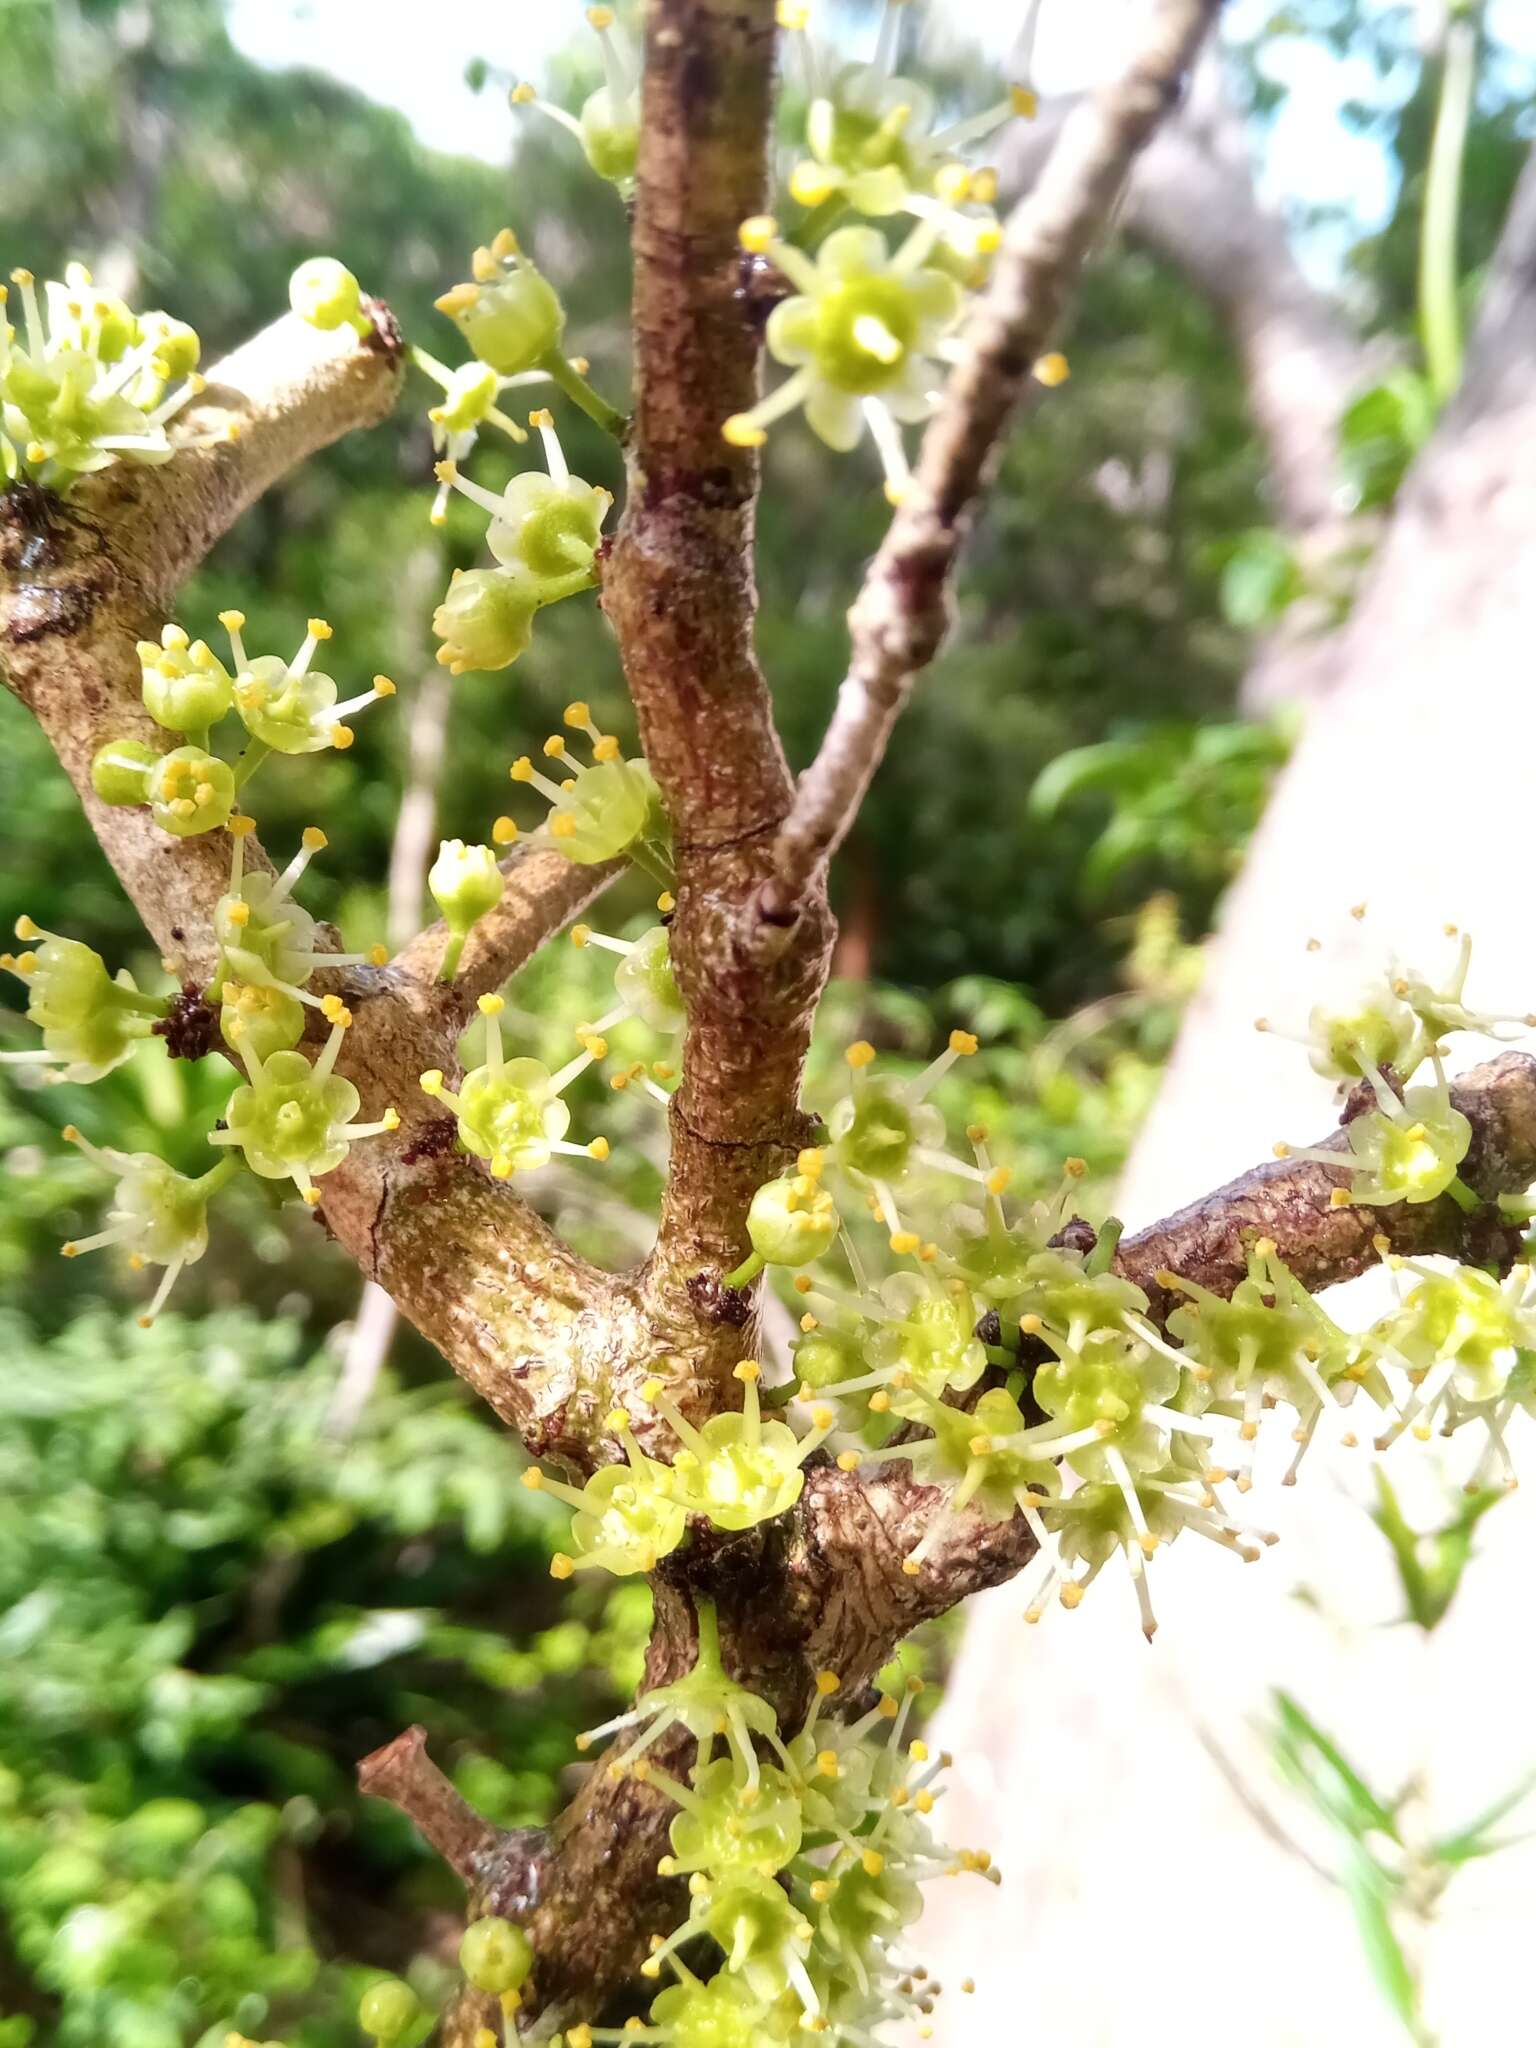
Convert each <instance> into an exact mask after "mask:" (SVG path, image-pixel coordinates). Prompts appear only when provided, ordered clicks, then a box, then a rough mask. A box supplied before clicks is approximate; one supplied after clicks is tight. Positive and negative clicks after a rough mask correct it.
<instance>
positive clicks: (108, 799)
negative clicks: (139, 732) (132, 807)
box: [91, 740, 160, 805]
mask: <svg viewBox="0 0 1536 2048" xmlns="http://www.w3.org/2000/svg"><path fill="white" fill-rule="evenodd" d="M159 759H160V756H159V755H158V754H157V753H156V752H155V750H154V748H153V747H146V746H145V745H144V743H143V741H142V740H108V741H107V744H106V745H105V746H104V747H101V748H98V750H97V752H96V755H95V757H94V759H93V760H92V762H91V787H92V788H93V789H94V790H95V792H96V794H97V795H98V796H99V797H100V798H101V800H102V802H103V803H104V804H119V805H121V804H142V803H147V802H148V800H149V773H150V770H151V769H152V768H153V767H154V766H155V765H156V763H157V762H158V761H159Z"/></svg>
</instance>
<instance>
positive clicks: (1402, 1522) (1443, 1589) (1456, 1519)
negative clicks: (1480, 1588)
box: [1371, 1465, 1509, 1633]
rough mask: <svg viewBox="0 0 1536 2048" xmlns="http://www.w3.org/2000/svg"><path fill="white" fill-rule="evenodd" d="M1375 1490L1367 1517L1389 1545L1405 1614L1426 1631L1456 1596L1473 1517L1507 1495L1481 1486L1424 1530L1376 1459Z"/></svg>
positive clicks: (1478, 1517) (1477, 1519)
mask: <svg viewBox="0 0 1536 2048" xmlns="http://www.w3.org/2000/svg"><path fill="white" fill-rule="evenodd" d="M1376 1494H1377V1501H1376V1506H1375V1507H1374V1508H1372V1510H1371V1519H1372V1520H1373V1521H1374V1522H1375V1524H1376V1526H1377V1528H1378V1529H1380V1531H1381V1533H1382V1535H1383V1536H1385V1537H1386V1539H1387V1541H1388V1543H1390V1544H1391V1546H1392V1557H1393V1561H1394V1563H1395V1564H1396V1566H1397V1576H1398V1579H1399V1580H1400V1582H1401V1584H1402V1588H1403V1598H1404V1599H1405V1600H1406V1601H1407V1603H1408V1615H1409V1618H1410V1619H1412V1620H1413V1621H1415V1622H1416V1623H1417V1624H1418V1626H1419V1627H1420V1628H1421V1629H1423V1630H1425V1631H1426V1633H1427V1632H1428V1631H1429V1630H1430V1629H1433V1628H1436V1627H1438V1626H1439V1624H1440V1623H1441V1622H1442V1621H1443V1620H1444V1619H1445V1616H1446V1613H1447V1611H1448V1609H1449V1608H1450V1605H1451V1602H1452V1601H1453V1600H1454V1599H1455V1597H1456V1594H1457V1591H1458V1589H1459V1588H1460V1585H1461V1577H1462V1573H1463V1572H1464V1571H1465V1570H1466V1568H1467V1564H1468V1561H1469V1560H1470V1558H1471V1555H1472V1536H1473V1532H1474V1530H1475V1529H1476V1527H1477V1525H1478V1523H1479V1522H1480V1521H1481V1520H1482V1518H1483V1516H1484V1515H1486V1514H1487V1512H1488V1510H1489V1509H1490V1508H1492V1507H1496V1506H1497V1505H1498V1503H1499V1502H1500V1501H1501V1500H1507V1499H1508V1498H1509V1496H1508V1494H1507V1493H1506V1491H1505V1490H1504V1488H1503V1487H1486V1488H1484V1489H1483V1490H1482V1491H1481V1492H1479V1493H1474V1494H1471V1495H1469V1496H1468V1497H1467V1498H1466V1499H1465V1500H1464V1501H1463V1502H1462V1503H1461V1504H1460V1506H1459V1507H1458V1508H1457V1510H1456V1512H1455V1514H1453V1515H1452V1516H1451V1518H1450V1520H1449V1521H1448V1522H1445V1523H1442V1524H1441V1526H1440V1527H1439V1528H1438V1529H1427V1530H1424V1529H1415V1528H1414V1527H1413V1525H1412V1524H1411V1523H1410V1522H1409V1521H1408V1519H1407V1518H1406V1516H1405V1515H1404V1514H1403V1511H1402V1508H1401V1507H1400V1506H1399V1504H1398V1499H1397V1495H1396V1494H1395V1493H1394V1492H1393V1490H1392V1483H1391V1481H1390V1480H1389V1479H1388V1478H1387V1475H1386V1473H1385V1472H1384V1471H1383V1470H1382V1468H1381V1466H1380V1465H1378V1466H1377V1467H1376Z"/></svg>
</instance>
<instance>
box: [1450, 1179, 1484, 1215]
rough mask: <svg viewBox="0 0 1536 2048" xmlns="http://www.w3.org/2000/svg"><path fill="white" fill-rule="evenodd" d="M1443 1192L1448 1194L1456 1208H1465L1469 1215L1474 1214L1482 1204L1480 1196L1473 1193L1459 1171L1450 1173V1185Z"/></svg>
mask: <svg viewBox="0 0 1536 2048" xmlns="http://www.w3.org/2000/svg"><path fill="white" fill-rule="evenodd" d="M1445 1192H1446V1193H1447V1194H1448V1195H1449V1196H1450V1198H1451V1200H1452V1201H1453V1202H1454V1203H1455V1204H1456V1206H1457V1208H1458V1209H1465V1210H1466V1212H1467V1214H1468V1215H1469V1216H1471V1215H1474V1214H1475V1213H1476V1212H1477V1210H1479V1209H1481V1208H1482V1206H1483V1198H1482V1196H1481V1195H1478V1194H1474V1193H1473V1191H1472V1190H1471V1188H1469V1187H1468V1186H1467V1184H1466V1182H1465V1181H1464V1180H1463V1179H1462V1177H1461V1175H1460V1174H1459V1173H1458V1174H1453V1175H1452V1177H1451V1182H1450V1185H1449V1187H1447V1189H1446V1191H1445Z"/></svg>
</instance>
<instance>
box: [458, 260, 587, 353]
mask: <svg viewBox="0 0 1536 2048" xmlns="http://www.w3.org/2000/svg"><path fill="white" fill-rule="evenodd" d="M437 305H438V310H439V311H440V312H443V313H446V314H447V315H448V317H449V318H450V319H451V320H452V321H453V322H454V323H455V324H456V326H457V327H458V329H459V332H460V333H461V334H462V335H463V337H464V339H465V341H466V342H468V344H469V346H470V348H471V349H472V350H473V352H474V353H475V355H476V356H478V357H479V359H480V361H481V362H482V363H488V364H489V365H490V367H491V368H492V369H493V370H494V371H496V373H497V374H498V376H502V377H517V376H521V375H522V374H523V372H524V371H526V370H536V369H537V368H538V367H539V364H540V363H541V362H542V361H543V359H544V357H545V356H547V355H548V354H549V353H550V351H551V349H556V348H558V347H559V346H560V337H561V335H562V334H563V333H564V332H565V308H564V307H563V306H562V305H561V303H560V299H559V295H558V294H557V293H556V291H555V288H554V286H553V285H552V284H551V283H550V282H549V280H548V278H546V277H545V276H544V275H543V274H542V273H541V272H540V271H538V270H536V269H535V268H534V266H533V265H532V264H531V263H529V262H528V261H527V259H526V258H522V257H519V256H518V255H517V254H516V252H515V251H513V252H511V253H509V254H508V255H507V256H506V257H505V258H503V259H502V261H501V263H500V264H499V266H498V268H497V272H496V274H494V275H493V276H492V277H491V278H490V279H489V280H488V281H486V282H482V283H478V284H461V285H455V286H454V288H453V290H452V291H451V292H446V293H445V294H444V295H443V297H442V298H440V299H439V300H438V302H437Z"/></svg>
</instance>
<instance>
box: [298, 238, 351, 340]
mask: <svg viewBox="0 0 1536 2048" xmlns="http://www.w3.org/2000/svg"><path fill="white" fill-rule="evenodd" d="M362 300H363V295H362V290H361V287H360V286H359V284H358V282H357V279H356V278H355V277H354V276H353V275H352V273H351V271H350V270H348V269H347V268H346V266H345V264H341V263H338V262H337V261H336V258H335V257H334V256H312V257H311V258H310V259H309V261H308V262H307V263H301V264H300V265H299V267H298V269H297V270H296V271H295V272H294V273H293V275H292V277H291V278H289V280H288V303H289V305H290V306H292V308H293V310H294V312H295V313H297V314H298V316H299V318H300V319H301V320H307V321H308V323H309V325H310V326H311V327H319V328H321V329H322V330H324V331H326V332H329V331H330V330H331V329H333V328H336V327H356V326H357V325H358V324H359V322H360V321H361V320H362V318H363V304H362Z"/></svg>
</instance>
